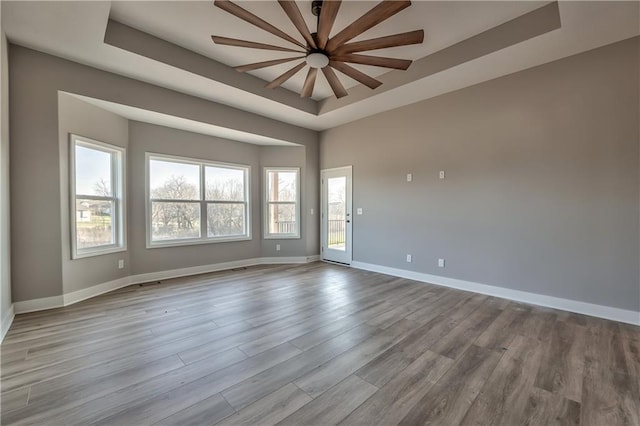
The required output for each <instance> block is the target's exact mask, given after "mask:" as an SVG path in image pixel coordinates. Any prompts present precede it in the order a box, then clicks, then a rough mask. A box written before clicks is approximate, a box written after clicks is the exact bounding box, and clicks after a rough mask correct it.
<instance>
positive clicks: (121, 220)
mask: <svg viewBox="0 0 640 426" xmlns="http://www.w3.org/2000/svg"><path fill="white" fill-rule="evenodd" d="M69 140H70V143H69V147H70V148H69V191H70V192H69V195H70V196H69V199H70V201H71V203H70V206H69V213H70V215H69V218H70V222H69V225H70V226H69V227H70V229H71V258H72V259H81V258H85V257H92V256H100V255H104V254H109V253H118V252H123V251H126V250H127V233H126V232H125V229H127V228H126V215H125V211H126V167H125V165H126V149H125V148H123V147H121V146H117V145H112V144H108V143H104V142H100V141H97V140H94V139H90V138H86V137H84V136H80V135H76V134H69ZM78 145H79V146H82V147H85V148H88V149H94V150H96V151H103V152H106V153H108V154H110V155H111V176H112V182H111V189H112V192H113V195H112V196H111V197H103V196H99V195H89V194H86V195H85V194H76V146H78ZM77 199H90V200H97V201H112V202H113V203H114V206H115V214H113V218H114V221H115V223H112V224H111V227H112V229H113V236H114V243H113V244H108V245H103V246H96V247H90V248H82V249H79V248H78V240H77V232H78V228H77V221H76V200H77Z"/></svg>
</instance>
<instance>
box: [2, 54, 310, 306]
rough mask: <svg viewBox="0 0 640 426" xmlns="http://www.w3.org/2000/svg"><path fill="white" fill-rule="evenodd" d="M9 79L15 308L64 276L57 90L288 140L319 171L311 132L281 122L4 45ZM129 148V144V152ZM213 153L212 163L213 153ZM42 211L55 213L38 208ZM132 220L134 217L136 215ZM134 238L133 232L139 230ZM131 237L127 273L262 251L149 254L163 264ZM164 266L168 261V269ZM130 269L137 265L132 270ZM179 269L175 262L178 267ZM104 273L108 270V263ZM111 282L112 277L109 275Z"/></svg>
mask: <svg viewBox="0 0 640 426" xmlns="http://www.w3.org/2000/svg"><path fill="white" fill-rule="evenodd" d="M9 81H10V97H9V111H10V124H11V128H10V131H11V134H10V136H11V157H10V159H11V166H12V167H11V214H12V222H11V229H12V232H13V233H14V235H20V238H18V239H16V238H14V239H12V241H11V253H12V258H11V262H12V264H11V267H12V291H13V300H14V302H16V301H24V300H31V299H38V298H43V297H48V296H58V295H61V294H63V282H65V278H63V267H62V265H63V262H62V260H61V259H63V253H62V245H63V239H68V238H69V237H68V235H64V234H63V233H62V229H61V228H62V227H61V225H60V224H62V212H61V211H60V208H58V206H61V205H62V203H63V202H66V200H63V198H62V196H61V182H64V177H63V176H62V175H61V168H60V158H59V157H60V130H59V128H58V92H59V91H65V92H69V93H75V94H79V95H84V96H89V97H94V98H98V99H104V100H107V101H111V102H116V103H121V104H125V105H131V106H134V107H139V108H143V109H148V110H151V111H156V112H161V113H164V114H170V115H175V116H177V117H183V118H189V119H194V120H198V121H202V122H204V123H209V124H214V125H218V126H222V127H227V128H231V129H236V130H241V131H245V132H249V133H254V134H258V135H263V136H268V137H272V138H276V139H282V140H288V141H292V142H295V143H298V144H300V145H303V146H305V153H306V158H305V163H306V164H307V166H308V167H310V168H309V170H310V171H311V170H313V168H315V169H316V170H317V167H318V165H317V162H318V157H317V138H318V135H317V133H316V132H314V131H312V130H308V129H303V128H300V127H296V126H293V125H289V124H286V123H281V122H278V121H276V120H271V119H268V118H265V117H262V116H259V115H256V114H252V113H248V112H245V111H241V110H238V109H234V108H231V107H228V106H225V105H221V104H216V103H213V102H209V101H206V100H204V99H199V98H195V97H193V96H188V95H185V94H181V93H178V92H174V91H171V90H168V89H164V88H161V87H157V86H153V85H150V84H147V83H142V82H140V81H136V80H132V79H129V78H126V77H122V76H118V75H115V74H111V73H108V72H104V71H100V70H97V69H94V68H90V67H87V66H84V65H80V64H77V63H74V62H70V61H67V60H64V59H60V58H56V57H54V56H50V55H47V54H43V53H39V52H36V51H33V50H30V49H26V48H23V47H19V46H15V45H10V46H9ZM142 127H144V126H136V125H134V126H132V129H133V130H132V131H133V132H135V131H136V129H141V128H142ZM185 138H190V139H193V140H194V141H195V140H196V139H198V137H195V136H185ZM130 142H131V141H130ZM164 143H165V147H166V146H168V145H170V144H171V143H174V144H177V143H179V142H176V141H169V139H166V140H165V142H164ZM203 143H204V142H203V141H200V142H194V148H193V149H194V150H195V151H198V150H199V149H200V148H195V145H198V144H200V145H202V144H203ZM220 143H222V142H220ZM174 148H175V146H174ZM251 149H255V148H251ZM129 150H130V151H133V150H135V148H134V144H132V145H131V146H130V147H129ZM195 151H194V152H195ZM180 152H181V153H182V155H188V153H185V152H184V151H182V150H181V151H180ZM129 155H131V153H130V154H129ZM211 155H212V158H214V153H213V151H212V154H211ZM256 158H257V157H256ZM239 162H242V161H239ZM255 164H256V166H257V165H258V164H259V160H256V162H255ZM130 172H133V170H130ZM313 176H314V177H313V179H309V180H308V182H307V186H308V187H316V188H317V186H318V178H317V173H316V174H315V175H313ZM314 180H315V181H314ZM137 184H140V183H137ZM132 189H133V191H136V189H135V188H131V185H130V188H129V191H132ZM34 194H37V197H34ZM133 203H134V199H133V198H130V204H133ZM42 206H55V207H54V208H51V209H47V210H44V209H43V208H42ZM133 208H134V207H133V206H131V205H130V206H129V209H130V211H133V210H132V209H133ZM136 214H140V213H139V212H138V211H136ZM129 220H130V221H131V222H132V223H133V221H135V220H136V219H135V218H133V217H130V218H129ZM254 220H259V217H256V216H254ZM131 226H132V225H131V223H130V229H132V228H131ZM306 228H307V230H308V232H309V230H313V229H317V224H316V223H313V224H312V223H311V221H309V222H308V224H307V227H306ZM135 232H138V231H137V227H136V231H135ZM135 235H136V234H135V233H134V231H133V229H132V231H131V232H130V235H129V252H130V253H131V254H130V256H131V257H130V262H129V264H130V272H131V273H138V272H140V271H152V270H154V269H155V268H157V267H158V265H164V266H163V267H162V269H163V270H164V269H170V268H172V267H188V266H193V265H195V264H197V262H204V264H210V263H215V262H218V261H223V259H224V260H232V259H231V256H230V255H229V254H228V253H227V252H226V250H230V252H231V253H236V254H240V255H241V256H242V257H241V258H242V259H244V258H250V257H255V253H258V252H259V249H260V247H259V244H260V243H259V242H254V244H256V247H257V249H256V250H257V251H255V252H254V251H249V252H245V251H244V250H240V249H239V248H238V247H235V246H234V244H236V243H230V245H217V247H223V246H224V247H225V248H213V249H212V250H214V251H216V255H215V256H214V255H211V256H209V255H202V256H201V257H200V258H196V260H194V258H193V257H192V253H191V252H192V251H193V252H195V251H196V249H191V248H187V249H185V250H183V251H180V252H179V253H180V255H179V256H178V257H177V259H175V258H172V257H171V255H169V254H168V253H170V252H171V249H153V250H154V251H155V252H157V253H158V254H157V255H154V256H158V258H159V259H166V260H167V263H163V261H161V260H156V259H151V258H150V257H148V256H147V254H146V252H144V251H143V252H140V250H137V249H136V247H134V244H136V243H135V242H134V237H135ZM258 235H259V234H258ZM254 238H255V234H254ZM305 244H306V246H307V250H308V252H310V253H309V254H317V252H318V250H317V245H316V246H315V251H314V250H313V249H311V247H312V245H313V237H312V238H311V239H309V240H307V241H305ZM199 247H202V246H199ZM230 247H233V248H232V249H231V248H230ZM174 253H178V252H177V251H175V252H174ZM218 254H219V256H218ZM301 254H302V253H301ZM112 260H113V259H112ZM169 260H171V261H172V262H173V263H171V264H169V263H168V262H169ZM178 260H179V262H178ZM233 260H240V259H233ZM136 261H137V263H136ZM109 262H111V260H108V261H107V262H106V263H105V265H106V264H107V263H109ZM134 263H136V264H137V265H138V266H134V265H133V264H134ZM178 263H180V264H179V265H178ZM101 265H102V263H101ZM154 265H155V266H154ZM106 268H107V269H110V267H109V266H108V265H107V266H106ZM83 271H85V272H82V274H80V272H79V271H76V272H77V273H78V274H80V275H76V278H74V280H77V282H80V281H81V280H82V279H83V277H86V276H87V275H85V273H88V272H86V270H85V269H83ZM109 276H111V275H110V273H109ZM70 280H71V278H70V277H68V276H67V277H66V281H69V282H70ZM74 286H75V284H74ZM74 288H76V287H74Z"/></svg>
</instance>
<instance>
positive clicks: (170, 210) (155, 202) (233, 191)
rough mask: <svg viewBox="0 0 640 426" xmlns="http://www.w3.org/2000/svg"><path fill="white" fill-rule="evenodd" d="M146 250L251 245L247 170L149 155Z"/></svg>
mask: <svg viewBox="0 0 640 426" xmlns="http://www.w3.org/2000/svg"><path fill="white" fill-rule="evenodd" d="M147 170H148V177H147V191H148V192H147V193H148V200H149V202H148V207H147V214H148V219H147V222H148V230H147V239H148V244H147V245H148V246H149V247H154V246H168V245H181V244H198V243H211V242H221V241H234V240H248V239H250V238H251V234H250V227H249V166H241V165H235V164H223V163H210V162H204V161H199V160H192V159H187V158H178V157H170V156H165V155H158V154H147Z"/></svg>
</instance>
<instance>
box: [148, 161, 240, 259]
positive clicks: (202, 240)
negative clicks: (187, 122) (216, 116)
mask: <svg viewBox="0 0 640 426" xmlns="http://www.w3.org/2000/svg"><path fill="white" fill-rule="evenodd" d="M151 160H159V161H172V162H175V163H183V164H194V165H197V166H199V170H200V172H199V173H200V176H199V177H200V199H199V200H160V199H152V198H151V189H150V188H149V185H150V167H149V166H150V164H151ZM207 166H209V167H222V168H227V169H236V170H242V171H243V172H244V181H245V188H244V201H243V202H242V201H210V200H206V199H205V198H206V196H205V191H206V185H205V168H206V167H207ZM145 200H146V201H145V221H146V228H147V229H146V231H147V245H146V246H147V248H162V247H179V246H190V245H198V244H212V243H226V242H232V241H249V240H251V238H252V237H251V166H249V165H247V164H235V163H224V162H220V161H210V160H202V159H196V158H188V157H181V156H177V155H169V154H158V153H154V152H146V153H145ZM153 201H156V202H158V201H166V202H187V203H198V204H200V237H199V238H181V239H176V240H162V241H153V239H152V237H153V235H152V229H151V222H152V221H151V212H152V207H151V205H152V202H153ZM242 203H244V208H245V212H244V215H245V230H246V232H245V234H243V235H238V236H224V237H209V236H208V230H207V205H208V204H242Z"/></svg>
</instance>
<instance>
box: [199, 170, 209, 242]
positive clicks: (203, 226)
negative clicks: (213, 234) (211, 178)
mask: <svg viewBox="0 0 640 426" xmlns="http://www.w3.org/2000/svg"><path fill="white" fill-rule="evenodd" d="M205 183H206V177H205V165H204V164H200V238H208V237H209V233H208V231H207V226H208V225H207V219H208V217H207V203H206V199H207V190H206V188H205Z"/></svg>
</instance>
